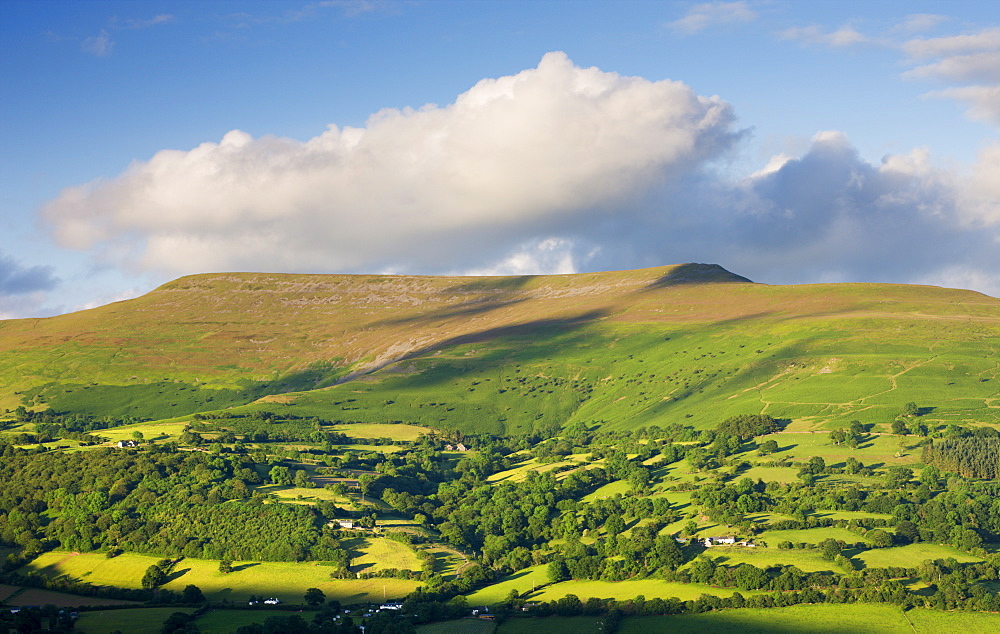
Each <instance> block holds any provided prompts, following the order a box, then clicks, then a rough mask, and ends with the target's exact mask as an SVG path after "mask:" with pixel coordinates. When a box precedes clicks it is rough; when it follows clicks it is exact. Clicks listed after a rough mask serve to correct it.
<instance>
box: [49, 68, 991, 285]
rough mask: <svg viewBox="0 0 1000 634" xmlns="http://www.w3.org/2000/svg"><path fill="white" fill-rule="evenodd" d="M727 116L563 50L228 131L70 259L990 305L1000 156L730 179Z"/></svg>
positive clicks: (136, 189)
mask: <svg viewBox="0 0 1000 634" xmlns="http://www.w3.org/2000/svg"><path fill="white" fill-rule="evenodd" d="M742 138H743V135H742V134H741V133H740V132H739V131H738V130H737V129H736V128H735V123H734V115H733V112H732V110H731V108H730V107H729V106H728V105H727V104H726V103H725V102H723V101H721V100H720V99H719V98H716V97H711V98H708V97H700V96H698V95H696V94H695V93H694V92H693V91H692V90H691V89H690V88H689V87H687V86H685V85H684V84H681V83H678V82H673V81H649V80H646V79H642V78H637V77H624V76H620V75H617V74H614V73H609V72H604V71H601V70H598V69H596V68H579V67H577V66H575V65H573V63H572V62H571V61H570V60H569V59H568V58H567V57H566V56H565V55H563V54H561V53H551V54H548V55H546V56H545V57H544V58H543V59H542V61H541V62H540V63H539V65H538V67H537V68H533V69H529V70H526V71H523V72H521V73H518V74H516V75H512V76H507V77H500V78H497V79H486V80H483V81H481V82H479V83H478V84H476V85H475V86H474V87H473V88H471V89H470V90H468V91H467V92H465V93H463V94H461V95H459V96H458V97H457V99H456V100H455V101H454V103H451V104H449V105H446V106H435V105H427V106H424V107H422V108H418V109H405V110H384V111H382V112H379V113H377V114H375V115H373V116H372V117H371V118H370V119H369V120H368V121H367V123H366V125H365V126H364V127H363V128H343V129H341V128H337V127H333V126H331V127H330V128H329V129H328V130H326V131H325V132H323V133H322V134H320V135H318V136H316V137H315V138H312V139H309V140H307V141H304V142H300V141H296V140H292V139H282V138H275V137H262V138H253V137H251V136H250V135H248V134H246V133H243V132H240V131H233V132H230V133H228V134H226V135H225V136H224V137H223V139H222V140H221V141H220V142H218V143H214V142H213V143H204V144H202V145H200V146H198V147H196V148H194V149H193V150H189V151H177V150H164V151H162V152H159V153H158V154H156V155H155V156H154V157H153V158H151V159H150V160H148V161H144V162H137V163H135V164H134V165H132V166H131V167H129V168H128V169H127V170H126V171H125V172H124V173H122V174H120V175H119V176H117V177H114V178H111V179H108V180H102V181H97V182H93V183H89V184H86V185H82V186H79V187H73V188H70V189H67V190H65V191H63V192H62V194H61V195H60V196H59V197H58V198H57V199H56V200H54V201H52V202H51V203H49V204H47V205H46V206H45V207H44V208H43V209H42V211H41V213H42V215H43V217H44V218H45V220H46V221H47V222H48V223H49V224H50V226H51V228H52V231H53V233H54V235H55V236H56V237H57V239H58V240H59V241H60V242H61V243H62V244H63V245H65V246H70V247H75V248H79V249H89V250H91V251H92V252H93V253H95V254H96V255H97V256H98V257H99V258H102V260H103V261H104V262H105V263H117V264H121V265H126V266H131V267H134V268H136V269H144V270H152V271H162V272H167V273H171V274H179V273H189V272H204V271H221V270H267V271H312V272H323V271H327V272H334V271H336V272H398V273H402V272H406V273H475V274H527V273H568V272H578V271H586V270H606V269H622V268H631V267H640V266H655V265H662V264H668V263H679V262H690V261H694V262H717V263H720V264H722V265H724V266H727V267H728V268H730V269H731V270H733V271H735V272H737V273H739V274H741V275H745V276H747V277H750V278H751V279H755V280H758V281H764V282H771V283H796V282H810V281H811V282H815V281H831V282H834V281H882V282H918V283H941V284H955V285H961V286H965V285H968V286H971V287H972V288H975V289H977V290H981V291H984V292H992V293H995V292H996V289H998V288H1000V185H998V183H1000V143H998V144H994V145H991V146H988V147H987V148H985V149H984V150H983V152H982V154H981V155H980V157H979V159H978V161H977V162H976V163H975V165H973V166H970V168H969V169H968V170H967V171H961V170H959V169H957V168H952V169H944V168H941V167H939V166H937V165H936V164H935V163H934V160H933V157H932V156H931V154H930V152H929V151H928V150H926V149H919V148H918V149H915V150H913V151H911V152H908V153H902V154H895V155H890V156H887V157H885V158H884V159H883V160H882V161H880V162H876V163H872V162H870V161H867V160H864V159H862V158H861V157H860V156H859V153H858V151H857V150H856V148H855V147H854V146H853V145H852V143H851V142H850V140H849V139H848V138H847V137H846V136H845V135H843V134H841V133H839V132H824V133H820V134H818V135H816V137H815V138H814V139H813V140H812V143H811V146H810V147H809V149H808V150H807V151H805V152H804V153H802V154H801V155H798V156H790V155H784V154H783V155H778V156H775V157H773V158H772V159H771V160H770V161H768V162H767V163H766V165H763V166H762V167H761V168H760V169H758V170H756V171H755V172H753V173H752V174H751V175H749V176H746V177H743V178H739V179H736V180H733V179H732V178H731V177H728V176H722V175H720V173H718V172H717V171H716V166H717V165H718V159H720V158H724V157H726V156H728V155H729V154H730V153H732V152H735V151H736V150H737V149H738V148H739V143H740V140H741V139H742Z"/></svg>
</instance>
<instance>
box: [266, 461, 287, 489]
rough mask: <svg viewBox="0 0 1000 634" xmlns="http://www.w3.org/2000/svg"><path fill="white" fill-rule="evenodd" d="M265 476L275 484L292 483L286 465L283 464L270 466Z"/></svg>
mask: <svg viewBox="0 0 1000 634" xmlns="http://www.w3.org/2000/svg"><path fill="white" fill-rule="evenodd" d="M267 476H268V477H269V478H270V479H271V482H273V483H275V484H281V485H284V484H291V483H292V476H291V473H289V470H288V467H285V466H283V465H275V466H273V467H271V470H270V471H269V472H268V474H267Z"/></svg>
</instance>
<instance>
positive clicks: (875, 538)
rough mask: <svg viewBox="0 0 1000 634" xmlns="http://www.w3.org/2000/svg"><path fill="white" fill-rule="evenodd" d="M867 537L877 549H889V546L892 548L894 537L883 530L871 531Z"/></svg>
mask: <svg viewBox="0 0 1000 634" xmlns="http://www.w3.org/2000/svg"><path fill="white" fill-rule="evenodd" d="M866 537H867V538H868V541H870V542H871V544H872V546H874V547H875V548H888V547H889V546H892V535H890V534H889V533H887V532H885V531H884V530H882V529H881V528H876V529H875V530H873V531H870V532H869V533H868V534H867V535H866Z"/></svg>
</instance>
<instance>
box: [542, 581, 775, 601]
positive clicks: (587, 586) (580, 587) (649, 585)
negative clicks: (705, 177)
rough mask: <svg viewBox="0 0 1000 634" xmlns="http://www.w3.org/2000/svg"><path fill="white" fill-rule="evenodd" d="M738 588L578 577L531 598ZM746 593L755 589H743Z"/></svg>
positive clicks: (684, 595) (683, 596)
mask: <svg viewBox="0 0 1000 634" xmlns="http://www.w3.org/2000/svg"><path fill="white" fill-rule="evenodd" d="M738 591H739V588H716V587H714V586H709V585H704V584H700V583H676V582H673V581H661V580H658V579H627V580H625V581H593V580H579V581H562V582H560V583H554V584H552V585H549V586H546V587H544V588H542V589H541V590H539V591H538V592H535V593H532V595H531V597H530V599H531V600H534V601H556V600H558V599H561V598H563V597H564V596H566V595H567V594H575V595H576V596H578V597H580V600H582V601H586V600H587V599H589V598H590V597H597V598H599V599H616V600H619V601H623V600H626V599H632V598H634V597H637V596H639V595H640V594H641V595H643V596H645V597H646V598H647V599H652V598H654V597H659V598H661V599H666V598H669V597H677V598H678V599H680V600H681V601H687V600H692V599H697V598H698V597H700V596H701V595H703V594H711V595H715V596H717V597H728V596H732V594H733V593H734V592H738ZM743 594H744V595H747V594H756V593H755V592H749V593H748V592H746V591H744V592H743Z"/></svg>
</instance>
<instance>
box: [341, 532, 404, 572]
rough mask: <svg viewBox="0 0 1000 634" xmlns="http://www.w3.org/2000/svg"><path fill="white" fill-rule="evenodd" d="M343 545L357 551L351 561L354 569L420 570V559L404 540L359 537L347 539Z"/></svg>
mask: <svg viewBox="0 0 1000 634" xmlns="http://www.w3.org/2000/svg"><path fill="white" fill-rule="evenodd" d="M343 546H344V547H345V548H348V549H350V550H351V551H353V552H355V553H357V554H356V555H355V556H354V559H353V560H352V562H351V569H352V570H356V571H361V570H367V571H374V570H385V569H387V568H396V569H399V570H420V560H419V559H417V556H416V554H415V553H414V552H413V549H412V548H411V547H409V546H407V545H406V544H404V543H402V542H397V541H394V540H391V539H386V538H384V537H358V538H355V539H352V540H350V541H345V542H344V543H343Z"/></svg>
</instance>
